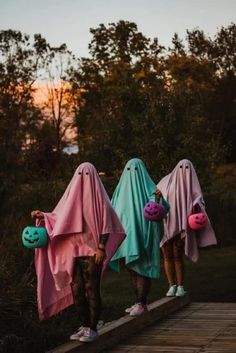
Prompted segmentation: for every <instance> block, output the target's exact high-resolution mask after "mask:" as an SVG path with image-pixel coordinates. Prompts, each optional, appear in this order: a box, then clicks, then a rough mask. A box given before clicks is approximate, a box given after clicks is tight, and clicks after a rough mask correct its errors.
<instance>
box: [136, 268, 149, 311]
mask: <svg viewBox="0 0 236 353" xmlns="http://www.w3.org/2000/svg"><path fill="white" fill-rule="evenodd" d="M150 288H151V278H149V277H145V276H141V275H140V274H138V273H137V302H138V303H141V304H143V305H146V304H147V297H148V294H149V292H150Z"/></svg>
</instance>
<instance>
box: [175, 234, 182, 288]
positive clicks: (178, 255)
mask: <svg viewBox="0 0 236 353" xmlns="http://www.w3.org/2000/svg"><path fill="white" fill-rule="evenodd" d="M173 240H174V241H173V254H174V264H175V273H176V279H177V285H178V286H183V282H184V240H183V239H181V236H180V234H178V235H176V236H175V237H174V239H173Z"/></svg>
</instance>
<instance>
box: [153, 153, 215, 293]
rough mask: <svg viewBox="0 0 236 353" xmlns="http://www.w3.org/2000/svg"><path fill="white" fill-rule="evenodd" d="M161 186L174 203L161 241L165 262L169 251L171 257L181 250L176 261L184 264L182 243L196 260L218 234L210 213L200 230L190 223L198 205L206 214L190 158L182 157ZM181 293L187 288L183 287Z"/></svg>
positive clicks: (177, 263)
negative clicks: (191, 227)
mask: <svg viewBox="0 0 236 353" xmlns="http://www.w3.org/2000/svg"><path fill="white" fill-rule="evenodd" d="M157 188H158V189H159V190H160V191H161V192H162V195H163V197H164V198H165V199H166V200H167V202H168V203H169V205H170V210H169V213H168V215H167V217H166V219H165V221H164V236H163V238H162V240H161V244H160V246H161V247H162V250H164V251H165V249H166V250H167V252H166V253H165V252H164V251H163V255H164V266H165V260H166V255H167V256H169V259H170V260H171V259H172V258H173V257H175V252H176V253H177V258H176V259H175V260H176V263H175V265H176V266H177V267H178V265H180V262H181V261H182V260H181V259H180V258H178V257H179V256H180V254H179V253H178V252H179V251H180V250H181V246H182V247H183V246H184V252H185V255H186V256H187V257H189V258H190V259H191V260H192V261H193V262H196V261H197V260H198V257H199V251H198V247H205V246H209V245H214V244H216V237H215V233H214V230H213V229H212V226H211V223H210V220H209V218H208V217H207V218H208V222H207V225H206V226H205V227H204V228H201V229H199V230H198V231H197V232H196V231H193V230H191V229H190V228H189V226H188V216H189V215H190V214H192V213H193V212H194V211H196V209H199V210H201V212H204V213H205V214H206V210H205V203H204V200H203V196H202V191H201V187H200V184H199V181H198V177H197V174H196V171H195V169H194V167H193V164H192V163H191V162H190V161H189V160H187V159H183V160H181V161H180V162H179V163H178V164H177V165H176V167H175V168H174V169H173V171H172V172H171V173H170V174H168V175H167V176H165V177H164V178H163V179H162V180H161V181H160V182H159V183H158V184H157ZM178 238H179V239H178ZM181 239H184V242H183V240H182V245H181ZM171 243H173V244H174V243H176V244H175V245H176V249H174V251H173V250H172V253H170V251H169V250H170V249H168V245H169V244H171ZM178 261H179V262H178ZM166 265H167V271H166V272H168V271H169V274H170V278H172V277H173V276H172V275H171V273H172V272H173V271H174V270H173V268H171V266H170V268H168V259H167V263H166ZM176 266H175V270H176ZM165 270H166V267H165ZM167 277H168V275H167ZM177 277H178V276H177ZM170 278H168V280H169V279H170ZM181 281H182V280H181V279H180V282H181ZM171 282H174V280H169V285H170V287H171V286H173V285H175V283H171ZM177 282H178V278H177ZM177 284H178V283H177ZM175 293H176V288H173V291H170V293H169V294H174V295H175ZM180 293H183V292H181V290H180ZM167 295H168V292H167ZM170 296H172V295H170Z"/></svg>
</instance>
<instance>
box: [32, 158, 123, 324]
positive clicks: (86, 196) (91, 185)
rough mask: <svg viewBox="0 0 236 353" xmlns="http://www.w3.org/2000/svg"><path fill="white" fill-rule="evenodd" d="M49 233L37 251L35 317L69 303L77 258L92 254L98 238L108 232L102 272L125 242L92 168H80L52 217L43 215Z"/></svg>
mask: <svg viewBox="0 0 236 353" xmlns="http://www.w3.org/2000/svg"><path fill="white" fill-rule="evenodd" d="M37 225H41V226H45V228H46V229H47V232H48V235H49V238H50V240H49V242H48V246H47V247H46V248H41V249H36V251H35V267H36V274H37V280H38V283H37V300H38V311H39V318H40V319H41V320H44V319H47V318H49V317H50V316H52V315H55V314H56V313H58V312H59V311H61V310H63V309H65V308H66V307H68V306H69V305H71V304H73V296H72V291H71V286H70V284H71V282H72V276H73V265H74V259H75V257H76V256H93V255H94V254H95V253H96V251H97V248H98V244H99V237H100V235H101V234H107V233H109V237H108V241H107V243H106V258H105V260H104V262H103V271H104V269H105V268H106V266H107V264H108V262H109V260H110V258H111V257H112V256H113V255H114V253H115V252H116V250H117V249H118V247H119V245H120V244H121V242H122V241H123V240H124V238H125V233H124V230H123V228H122V225H121V223H120V221H119V219H118V217H117V215H116V213H115V211H114V209H113V208H112V205H111V203H110V200H109V197H108V195H107V193H106V191H105V189H104V187H103V184H102V182H101V180H100V178H99V176H98V173H97V171H96V169H95V167H94V166H93V165H92V164H90V163H83V164H81V165H80V166H79V167H78V168H77V170H76V171H75V174H74V176H73V178H72V180H71V182H70V183H69V185H68V187H67V189H66V191H65V193H64V195H63V196H62V198H61V200H60V201H59V202H58V204H57V206H56V207H55V209H54V210H53V212H52V213H44V220H43V221H38V222H37Z"/></svg>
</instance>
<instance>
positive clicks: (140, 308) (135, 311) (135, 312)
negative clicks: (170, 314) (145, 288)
mask: <svg viewBox="0 0 236 353" xmlns="http://www.w3.org/2000/svg"><path fill="white" fill-rule="evenodd" d="M147 310H148V309H147V305H145V304H142V303H137V304H135V305H134V306H133V308H132V310H131V311H130V313H129V314H130V316H139V315H141V314H143V313H144V312H145V311H147Z"/></svg>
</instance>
